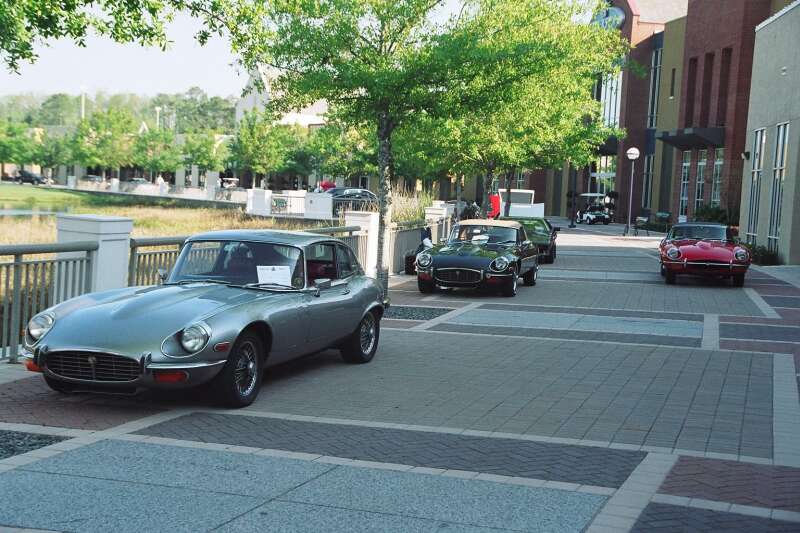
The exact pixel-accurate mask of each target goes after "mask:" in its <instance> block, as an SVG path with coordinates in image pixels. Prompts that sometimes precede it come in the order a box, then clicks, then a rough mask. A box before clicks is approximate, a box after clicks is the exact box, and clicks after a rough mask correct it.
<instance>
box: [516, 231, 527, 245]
mask: <svg viewBox="0 0 800 533" xmlns="http://www.w3.org/2000/svg"><path fill="white" fill-rule="evenodd" d="M527 240H528V236H527V235H526V234H525V228H519V229H518V230H517V242H525V241H527Z"/></svg>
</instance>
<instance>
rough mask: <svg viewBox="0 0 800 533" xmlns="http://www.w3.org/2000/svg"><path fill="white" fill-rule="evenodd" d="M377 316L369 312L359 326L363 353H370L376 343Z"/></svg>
mask: <svg viewBox="0 0 800 533" xmlns="http://www.w3.org/2000/svg"><path fill="white" fill-rule="evenodd" d="M375 337H376V335H375V316H374V315H373V314H372V313H368V314H367V316H365V317H364V319H363V320H362V321H361V326H360V328H359V341H360V343H361V353H364V354H368V353H370V352H371V351H372V347H373V346H374V344H375Z"/></svg>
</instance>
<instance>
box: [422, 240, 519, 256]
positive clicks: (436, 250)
mask: <svg viewBox="0 0 800 533" xmlns="http://www.w3.org/2000/svg"><path fill="white" fill-rule="evenodd" d="M509 248H510V247H509V246H508V245H504V244H473V243H471V242H464V243H454V244H444V245H440V246H435V247H433V248H432V249H431V250H429V252H428V253H430V254H431V255H432V256H434V257H435V256H447V257H488V258H492V259H494V258H495V257H497V256H498V255H502V254H503V253H505V252H506V251H508V249H509Z"/></svg>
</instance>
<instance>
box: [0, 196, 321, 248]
mask: <svg viewBox="0 0 800 533" xmlns="http://www.w3.org/2000/svg"><path fill="white" fill-rule="evenodd" d="M0 209H26V210H27V209H34V210H41V211H62V212H63V211H69V212H70V213H92V214H97V215H114V216H122V217H129V218H132V219H133V236H134V237H167V236H173V235H190V234H193V233H199V232H202V231H210V230H218V229H259V228H278V229H301V228H303V227H309V226H308V225H307V224H303V223H302V222H293V221H284V220H280V219H269V218H262V217H251V216H248V215H246V214H244V212H243V211H242V210H241V209H237V208H230V209H216V208H207V207H202V208H201V207H191V206H187V203H186V202H181V201H179V200H173V199H165V198H152V199H151V198H145V199H143V200H140V199H139V198H136V197H124V196H116V195H100V194H89V193H81V192H74V191H62V190H57V189H44V188H39V187H31V186H24V185H23V186H21V185H11V184H2V185H0ZM55 241H56V220H55V217H54V216H50V215H34V216H4V217H3V216H0V245H2V244H27V243H46V242H55Z"/></svg>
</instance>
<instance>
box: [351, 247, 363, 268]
mask: <svg viewBox="0 0 800 533" xmlns="http://www.w3.org/2000/svg"><path fill="white" fill-rule="evenodd" d="M347 253H348V254H349V255H350V264H352V265H353V273H354V274H363V273H364V271H363V270H362V269H361V264H360V263H359V262H358V257H356V254H355V253H354V252H353V250H351V249H350V248H347Z"/></svg>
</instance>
